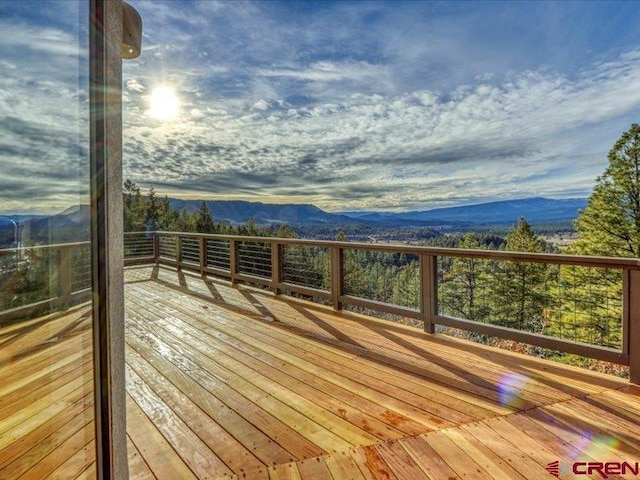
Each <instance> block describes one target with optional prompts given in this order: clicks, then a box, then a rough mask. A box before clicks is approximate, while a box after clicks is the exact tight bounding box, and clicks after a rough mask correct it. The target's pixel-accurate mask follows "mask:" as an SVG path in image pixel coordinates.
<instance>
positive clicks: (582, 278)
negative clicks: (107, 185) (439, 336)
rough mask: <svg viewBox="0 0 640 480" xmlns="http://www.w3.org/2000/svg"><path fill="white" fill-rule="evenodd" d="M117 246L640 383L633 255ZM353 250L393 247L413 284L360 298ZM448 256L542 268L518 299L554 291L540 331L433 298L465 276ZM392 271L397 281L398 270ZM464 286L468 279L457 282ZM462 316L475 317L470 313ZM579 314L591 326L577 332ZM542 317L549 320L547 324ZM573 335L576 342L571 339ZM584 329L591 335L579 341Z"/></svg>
mask: <svg viewBox="0 0 640 480" xmlns="http://www.w3.org/2000/svg"><path fill="white" fill-rule="evenodd" d="M125 249H126V251H127V254H126V257H125V264H133V263H149V262H153V263H157V264H164V265H170V266H174V267H176V268H178V269H184V270H189V271H193V272H198V273H200V274H202V275H214V276H218V277H222V278H226V279H228V280H229V281H230V282H231V284H237V283H239V282H242V283H248V284H253V285H260V286H263V287H265V288H269V289H271V290H272V291H273V292H274V293H276V294H283V293H284V294H295V295H302V296H305V297H308V298H310V299H314V300H316V301H321V302H323V303H327V304H331V305H333V308H335V309H336V310H341V309H343V307H345V306H350V307H357V308H360V309H364V310H366V311H369V310H370V311H376V312H383V313H385V314H388V315H392V316H402V317H406V318H409V319H414V320H415V321H416V322H417V323H421V324H422V325H423V328H424V330H425V331H426V332H429V333H433V332H434V331H435V327H436V325H442V326H446V327H453V328H458V329H463V330H467V331H471V332H476V333H479V334H484V335H489V336H495V337H499V338H504V339H509V340H514V341H518V342H523V343H527V344H531V345H535V346H539V347H543V348H547V349H552V350H556V351H560V352H564V353H572V354H577V355H582V356H585V357H591V358H596V359H600V360H605V361H609V362H614V363H618V364H622V365H628V366H630V372H631V379H632V381H633V382H634V383H639V382H640V260H637V259H629V258H613V257H611V258H610V257H591V256H576V255H561V254H548V253H525V252H507V251H497V250H470V249H457V248H432V247H419V246H410V245H389V244H374V243H352V242H336V241H322V240H301V239H290V238H271V237H268V238H267V237H243V236H229V235H207V234H194V233H176V232H151V233H149V232H148V233H136V234H129V235H127V236H126V237H125ZM357 252H370V254H373V255H378V260H377V261H379V262H383V263H384V259H385V255H387V256H394V257H393V259H394V262H395V264H396V266H395V267H394V268H395V270H394V271H395V272H396V273H397V274H398V275H401V273H402V272H404V273H405V274H407V271H408V270H409V269H412V268H413V269H415V274H416V275H415V276H416V278H417V282H416V284H415V285H413V284H412V285H411V288H413V289H414V290H417V291H413V292H409V293H408V294H406V295H405V296H403V294H402V292H400V293H399V295H397V296H396V301H394V302H390V301H388V295H385V291H387V292H388V291H390V290H391V289H396V290H397V289H398V287H402V288H405V287H407V288H408V286H404V285H400V286H398V285H384V284H382V285H381V286H380V285H379V286H378V291H379V292H381V293H379V294H376V295H373V296H369V298H367V297H365V296H364V295H363V294H362V293H361V292H362V289H361V288H360V287H359V285H358V283H359V282H360V283H362V282H363V281H365V282H366V281H370V280H371V279H362V278H360V279H357V278H355V277H354V275H353V272H351V271H350V269H356V268H358V266H357V262H358V261H362V259H363V258H365V259H366V258H367V257H366V255H363V254H360V256H358V253H357ZM398 256H402V257H398ZM389 258H391V257H389ZM358 259H359V260H358ZM456 262H457V263H458V264H460V265H463V266H467V267H468V268H480V267H481V268H482V269H484V270H483V271H485V273H486V275H485V276H486V278H485V280H484V281H485V282H486V281H493V282H499V281H501V280H500V279H503V280H504V279H507V280H508V277H509V276H510V275H511V276H516V275H520V272H522V275H524V274H525V273H527V272H528V273H527V274H528V275H536V274H538V276H540V272H542V271H544V280H540V282H542V283H540V282H538V283H539V285H538V287H536V288H544V289H546V291H533V290H532V291H530V292H526V295H525V296H524V297H523V301H522V303H523V307H524V306H525V303H526V302H528V301H529V300H530V297H531V298H533V297H534V296H536V295H538V296H540V295H543V296H544V295H546V296H545V297H544V298H551V297H552V296H553V297H554V298H556V297H559V298H561V299H562V300H563V302H564V304H563V305H560V304H558V303H557V302H556V303H553V302H552V301H551V300H548V305H546V304H545V305H546V306H545V308H543V309H542V310H541V311H540V312H539V314H536V317H537V320H536V321H537V322H539V323H540V325H541V327H540V329H539V331H531V328H528V327H527V328H528V330H527V328H519V327H518V325H517V322H510V321H498V322H495V321H493V319H491V318H488V319H487V318H484V319H482V320H481V321H479V320H478V319H477V318H464V316H463V315H456V314H457V313H462V310H460V311H458V310H456V308H455V305H449V304H447V303H444V302H442V301H440V300H439V289H442V290H443V291H444V289H446V288H450V287H451V285H452V284H451V283H448V282H454V283H455V282H456V281H458V282H462V283H464V281H463V280H460V278H451V277H453V275H451V274H450V273H449V274H448V275H449V276H448V277H447V275H445V274H444V271H445V270H447V271H449V272H450V271H451V265H452V264H455V263H456ZM465 262H466V263H465ZM445 264H446V265H449V268H448V269H445V268H444V265H445ZM398 265H399V266H398ZM536 266H538V267H536ZM507 267H508V268H507ZM527 268H528V269H529V270H526V269H527ZM536 268H538V269H537V270H536ZM536 272H538V273H536ZM396 278H398V279H399V280H398V281H400V282H401V281H402V278H403V277H401V276H398V277H396ZM478 278H480V277H478ZM476 280H477V281H479V280H478V279H476ZM512 280H513V282H515V281H517V279H512ZM513 282H512V283H513ZM540 285H544V287H540ZM464 288H466V289H467V290H469V289H471V288H474V286H473V285H468V284H464ZM523 288H526V286H525V285H523ZM453 291H454V292H455V289H454V290H453ZM487 291H489V295H490V296H493V297H496V296H497V295H513V293H509V292H508V291H506V290H505V289H504V288H503V289H502V290H500V288H498V285H497V284H496V287H495V290H491V286H489V288H487V287H486V285H485V288H484V295H485V297H486V296H487ZM413 294H415V298H414V297H412V296H411V295H413ZM552 294H553V295H552ZM376 296H377V297H378V298H373V297H376ZM525 297H526V298H525ZM502 300H503V299H501V298H492V299H487V298H484V299H482V298H479V299H476V300H475V301H476V303H477V307H476V310H482V308H483V307H482V305H483V302H484V305H485V307H486V305H488V304H489V302H492V304H493V305H500V304H501V303H508V302H506V299H505V302H503V301H502ZM511 300H513V299H511ZM567 304H569V307H567ZM568 308H569V309H570V310H571V311H567V309H568ZM470 316H471V317H479V315H475V313H474V314H473V315H470ZM566 318H571V319H572V320H570V321H569V320H566ZM563 319H564V320H563ZM554 322H555V323H554ZM584 323H588V324H589V325H587V326H589V327H590V328H591V330H592V331H593V332H595V334H593V333H592V334H591V336H589V335H587V334H585V333H584V331H585V328H586V327H585V325H584ZM548 325H551V326H552V327H554V328H551V329H549V328H547V327H548ZM591 330H590V331H591ZM576 332H583V333H582V334H580V335H578V333H576ZM578 337H579V338H580V341H577V340H576V339H575V338H578ZM585 337H586V338H592V339H593V342H591V341H586V342H585V341H584V338H585Z"/></svg>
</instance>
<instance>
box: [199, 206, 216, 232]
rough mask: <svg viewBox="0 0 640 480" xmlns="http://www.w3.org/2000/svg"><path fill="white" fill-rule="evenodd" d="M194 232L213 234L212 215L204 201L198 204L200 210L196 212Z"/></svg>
mask: <svg viewBox="0 0 640 480" xmlns="http://www.w3.org/2000/svg"><path fill="white" fill-rule="evenodd" d="M195 216H196V220H195V221H196V232H198V233H213V232H214V230H215V224H214V222H213V214H212V213H211V210H209V207H208V206H207V202H205V201H204V200H203V201H202V203H201V204H200V208H199V209H198V210H197V211H196V214H195Z"/></svg>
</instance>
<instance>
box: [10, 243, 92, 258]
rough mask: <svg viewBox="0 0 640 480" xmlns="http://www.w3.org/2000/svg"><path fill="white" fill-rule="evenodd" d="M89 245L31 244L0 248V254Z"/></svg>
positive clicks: (85, 245)
mask: <svg viewBox="0 0 640 480" xmlns="http://www.w3.org/2000/svg"><path fill="white" fill-rule="evenodd" d="M90 245H91V242H88V241H87V242H69V243H54V244H51V245H33V246H29V247H20V248H17V247H13V248H0V255H2V254H3V253H13V252H18V251H25V250H60V249H62V248H79V247H88V246H90Z"/></svg>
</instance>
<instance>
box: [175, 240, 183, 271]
mask: <svg viewBox="0 0 640 480" xmlns="http://www.w3.org/2000/svg"><path fill="white" fill-rule="evenodd" d="M176 266H177V268H178V270H182V237H181V236H180V235H179V234H178V235H177V236H176Z"/></svg>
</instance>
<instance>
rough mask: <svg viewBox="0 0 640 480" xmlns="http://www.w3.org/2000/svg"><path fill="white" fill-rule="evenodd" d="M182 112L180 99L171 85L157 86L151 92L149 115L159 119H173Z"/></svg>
mask: <svg viewBox="0 0 640 480" xmlns="http://www.w3.org/2000/svg"><path fill="white" fill-rule="evenodd" d="M179 113H180V101H179V100H178V97H177V96H176V93H175V90H174V89H173V88H171V87H156V88H155V89H154V90H153V92H152V93H151V98H150V105H149V110H147V115H149V116H150V117H153V118H156V119H158V120H171V119H173V118H176V117H177V116H178V114H179Z"/></svg>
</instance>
